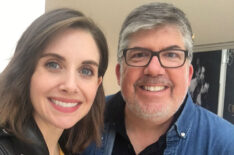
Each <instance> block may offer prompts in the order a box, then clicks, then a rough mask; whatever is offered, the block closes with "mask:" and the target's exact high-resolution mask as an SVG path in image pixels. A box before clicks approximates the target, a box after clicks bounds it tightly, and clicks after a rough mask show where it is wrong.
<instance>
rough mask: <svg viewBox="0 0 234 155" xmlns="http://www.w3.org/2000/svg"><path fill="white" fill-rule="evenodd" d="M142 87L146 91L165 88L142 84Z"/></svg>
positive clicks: (163, 87)
mask: <svg viewBox="0 0 234 155" xmlns="http://www.w3.org/2000/svg"><path fill="white" fill-rule="evenodd" d="M143 88H144V89H145V90H148V91H160V90H163V89H165V86H144V87H143Z"/></svg>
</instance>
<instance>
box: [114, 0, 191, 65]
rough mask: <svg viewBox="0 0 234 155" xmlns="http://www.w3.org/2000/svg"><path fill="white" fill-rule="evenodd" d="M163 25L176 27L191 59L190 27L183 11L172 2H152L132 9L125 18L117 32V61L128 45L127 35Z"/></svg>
mask: <svg viewBox="0 0 234 155" xmlns="http://www.w3.org/2000/svg"><path fill="white" fill-rule="evenodd" d="M165 25H175V26H177V27H178V29H179V30H180V32H181V34H182V36H183V39H184V45H185V48H186V50H188V52H189V59H190V60H192V53H193V51H192V49H193V40H192V28H191V25H190V23H189V20H188V19H187V17H186V15H185V13H184V12H183V11H182V10H180V9H178V8H177V7H175V6H174V5H172V4H168V3H158V2H153V3H149V4H145V5H142V6H140V7H138V8H136V9H134V10H133V11H132V12H130V14H129V15H128V16H127V18H126V19H125V21H124V23H123V25H122V28H121V31H120V34H119V45H118V54H117V57H118V62H119V63H120V62H121V59H122V56H123V49H125V48H127V47H128V37H129V36H130V35H131V34H133V33H135V32H137V31H139V30H142V29H153V28H157V27H160V26H165Z"/></svg>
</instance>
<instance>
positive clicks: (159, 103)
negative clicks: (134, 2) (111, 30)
mask: <svg viewBox="0 0 234 155" xmlns="http://www.w3.org/2000/svg"><path fill="white" fill-rule="evenodd" d="M191 61H192V30H191V26H190V24H189V21H188V19H187V18H186V17H185V14H184V13H183V12H182V11H181V10H179V9H178V8H176V7H174V6H173V5H171V4H166V3H150V4H146V5H143V6H140V7H139V8H136V9H135V10H133V11H132V12H131V13H130V14H129V16H128V17H127V18H126V20H125V22H124V23H123V26H122V29H121V32H120V37H119V47H118V64H117V66H116V75H117V79H118V84H119V85H120V87H121V92H118V93H117V94H115V95H113V96H111V97H109V98H108V102H107V105H106V111H105V131H104V135H103V144H102V146H101V147H100V148H99V147H96V148H93V146H90V147H89V149H88V151H90V152H89V154H95V153H96V154H104V155H135V154H138V155H162V154H164V155H169V154H170V155H207V154H210V155H215V154H217V155H229V154H230V155H234V127H233V125H232V124H230V123H228V122H227V121H225V120H223V119H222V118H220V117H218V116H216V115H215V114H213V113H211V112H208V111H207V110H205V109H203V108H202V107H200V106H198V105H195V104H194V103H193V101H192V99H191V97H190V95H189V94H188V87H189V85H190V81H191V78H192V75H193V67H192V65H191Z"/></svg>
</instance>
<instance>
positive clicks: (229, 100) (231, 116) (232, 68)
mask: <svg viewBox="0 0 234 155" xmlns="http://www.w3.org/2000/svg"><path fill="white" fill-rule="evenodd" d="M233 80H234V49H232V50H228V61H227V71H226V87H225V98H224V109H223V118H225V119H226V120H228V121H230V122H231V123H233V124H234V81H233Z"/></svg>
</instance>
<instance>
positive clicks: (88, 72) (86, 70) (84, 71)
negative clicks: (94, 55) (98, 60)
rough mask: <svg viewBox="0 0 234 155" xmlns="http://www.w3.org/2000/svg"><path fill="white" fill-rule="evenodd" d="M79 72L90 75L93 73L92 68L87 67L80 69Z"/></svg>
mask: <svg viewBox="0 0 234 155" xmlns="http://www.w3.org/2000/svg"><path fill="white" fill-rule="evenodd" d="M80 73H81V74H82V75H84V76H92V75H93V74H94V73H93V70H91V69H89V68H82V69H81V70H80Z"/></svg>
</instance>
